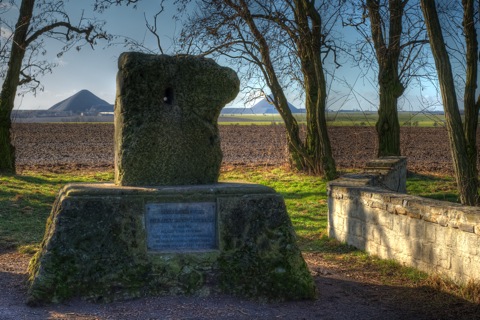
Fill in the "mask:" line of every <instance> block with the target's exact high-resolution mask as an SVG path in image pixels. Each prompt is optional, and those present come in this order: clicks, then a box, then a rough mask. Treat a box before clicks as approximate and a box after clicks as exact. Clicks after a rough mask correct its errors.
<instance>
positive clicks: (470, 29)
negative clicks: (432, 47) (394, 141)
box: [462, 0, 480, 177]
mask: <svg viewBox="0 0 480 320" xmlns="http://www.w3.org/2000/svg"><path fill="white" fill-rule="evenodd" d="M462 4H463V31H464V34H465V45H466V53H465V54H466V63H467V66H466V77H465V92H464V111H465V122H464V131H465V139H466V142H467V156H468V162H469V164H470V166H471V170H472V172H473V174H474V175H475V177H478V169H477V153H478V151H477V126H478V111H479V108H480V96H479V100H477V101H475V91H476V89H477V81H478V42H477V30H476V29H475V19H474V14H475V5H474V0H462ZM477 10H480V2H478V3H477Z"/></svg>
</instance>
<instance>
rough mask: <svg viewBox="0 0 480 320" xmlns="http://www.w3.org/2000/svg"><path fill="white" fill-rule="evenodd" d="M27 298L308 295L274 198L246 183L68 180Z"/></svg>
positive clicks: (309, 287)
mask: <svg viewBox="0 0 480 320" xmlns="http://www.w3.org/2000/svg"><path fill="white" fill-rule="evenodd" d="M29 276H30V278H29V280H30V287H29V292H28V303H29V304H31V305H35V304H38V303H43V302H58V301H63V300H65V299H68V298H71V297H82V298H85V299H89V300H94V301H106V302H107V301H114V300H122V299H129V298H134V297H141V296H147V295H176V294H195V295H208V294H210V293H213V292H224V293H230V294H234V295H240V296H245V297H250V298H260V299H264V298H266V299H275V300H276V299H281V300H285V299H287V300H294V299H311V298H314V297H315V284H314V282H313V279H312V277H311V275H310V273H309V271H308V268H307V265H306V263H305V261H304V260H303V258H302V255H301V252H300V250H299V249H298V247H297V245H296V244H295V234H294V230H293V228H292V225H291V222H290V219H289V217H288V215H287V211H286V208H285V204H284V201H283V198H282V197H281V196H280V195H279V194H277V193H276V192H275V191H274V190H273V189H271V188H268V187H265V186H261V185H251V184H235V183H219V184H212V185H196V186H168V187H167V186H164V187H152V188H148V187H120V186H116V185H114V184H69V185H66V186H65V187H64V188H63V189H62V190H61V191H60V193H59V195H58V196H57V199H56V201H55V204H54V206H53V209H52V212H51V214H50V217H49V218H48V221H47V227H46V232H45V236H44V239H43V242H42V245H41V249H40V250H39V252H38V253H37V254H36V255H35V256H34V257H33V259H32V260H31V262H30V266H29Z"/></svg>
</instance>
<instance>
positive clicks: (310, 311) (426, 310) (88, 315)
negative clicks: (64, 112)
mask: <svg viewBox="0 0 480 320" xmlns="http://www.w3.org/2000/svg"><path fill="white" fill-rule="evenodd" d="M14 133H15V145H16V148H17V157H18V164H19V167H20V169H21V170H23V169H34V170H48V171H53V172H57V171H70V170H89V171H91V170H112V168H113V164H112V163H113V138H112V136H113V126H112V125H110V124H95V125H91V124H89V125H77V124H67V125H65V124H55V125H51V124H25V125H22V124H17V125H15V130H14ZM330 135H331V139H332V145H333V149H334V154H335V157H336V161H337V165H338V166H339V168H343V169H349V168H361V167H362V166H363V165H364V163H365V161H367V160H368V159H371V158H372V157H374V155H375V148H376V147H375V142H374V141H375V138H374V133H373V129H372V128H363V127H350V128H344V127H337V128H331V129H330ZM221 136H222V147H223V150H224V164H225V165H256V166H258V165H261V166H265V165H268V166H270V165H272V166H277V165H283V164H285V162H286V150H285V142H284V141H285V140H284V133H283V128H282V127H281V126H228V127H227V126H225V127H221ZM402 137H403V138H402V150H403V154H405V155H407V156H408V161H409V169H410V170H413V171H417V172H430V173H449V172H451V164H450V156H449V151H448V145H447V143H446V141H447V139H446V133H445V130H444V129H437V128H405V129H403V132H402ZM304 256H305V259H306V261H307V263H308V265H309V268H310V270H311V272H312V275H313V276H314V278H315V281H316V283H317V288H318V297H317V299H315V300H314V301H299V302H298V301H297V302H275V303H266V302H258V301H249V300H245V299H241V298H236V297H231V296H226V295H214V296H210V297H151V298H142V299H136V300H131V301H123V302H115V303H110V304H94V303H90V302H86V301H81V300H72V301H69V302H67V303H65V304H52V305H47V306H43V307H37V308H30V307H27V306H26V305H25V303H24V302H25V298H26V290H27V287H26V268H27V265H28V261H29V259H30V258H31V256H29V255H27V254H21V253H18V252H11V251H0V288H1V290H2V292H1V293H0V319H480V306H479V305H478V304H472V303H469V302H467V301H465V300H462V299H460V298H457V297H454V296H451V295H448V294H445V293H442V292H439V291H435V290H432V289H430V288H428V287H419V286H416V285H414V284H413V283H409V282H408V281H403V280H398V281H397V282H393V283H394V284H392V285H389V286H386V285H384V284H382V283H381V282H380V280H379V279H380V278H381V276H380V273H379V271H376V270H374V269H370V268H369V269H363V268H359V267H358V266H352V265H349V264H348V263H347V262H342V261H339V262H332V260H326V259H323V257H322V254H321V253H305V254H304Z"/></svg>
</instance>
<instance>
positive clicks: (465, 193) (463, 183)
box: [420, 0, 479, 205]
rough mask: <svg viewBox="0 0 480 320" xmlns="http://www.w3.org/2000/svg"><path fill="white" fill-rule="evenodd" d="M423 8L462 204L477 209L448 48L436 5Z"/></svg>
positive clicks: (429, 2) (426, 2)
mask: <svg viewBox="0 0 480 320" xmlns="http://www.w3.org/2000/svg"><path fill="white" fill-rule="evenodd" d="M420 5H421V7H422V11H423V15H424V17H425V23H426V27H427V32H428V36H429V40H430V47H431V48H432V53H433V57H434V59H435V66H436V68H437V73H438V80H439V84H440V91H441V94H442V101H443V108H444V111H445V120H446V126H447V132H448V137H449V142H450V151H451V154H452V159H453V168H454V171H455V178H456V181H457V188H458V192H459V194H460V201H461V203H462V204H465V205H477V204H478V203H479V197H478V191H477V189H478V178H477V176H476V172H474V171H473V170H472V166H471V165H470V162H469V157H468V152H467V142H466V139H465V135H464V130H463V126H462V119H461V117H460V111H459V108H458V102H457V96H456V93H455V84H454V80H453V74H452V68H451V64H450V59H449V56H448V53H447V50H446V48H445V42H444V39H443V35H442V29H441V27H440V21H439V19H438V14H437V9H436V7H435V1H434V0H421V1H420Z"/></svg>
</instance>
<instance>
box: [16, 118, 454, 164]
mask: <svg viewBox="0 0 480 320" xmlns="http://www.w3.org/2000/svg"><path fill="white" fill-rule="evenodd" d="M374 130H375V129H374V128H373V127H331V128H330V129H329V133H330V139H331V142H332V148H333V153H334V157H335V160H336V163H337V166H338V168H339V169H352V168H362V167H363V165H364V164H365V162H366V161H368V160H370V159H372V158H374V157H375V156H376V148H377V147H376V138H375V131H374ZM220 135H221V141H222V150H223V155H224V156H223V158H224V165H236V166H239V165H255V166H258V165H273V166H278V165H283V164H285V163H286V162H287V150H286V143H285V141H286V139H285V130H284V128H283V126H281V125H271V126H255V125H249V126H243V125H231V126H220ZM401 137H402V141H401V148H402V154H403V155H405V156H407V157H408V168H409V170H411V171H415V172H430V173H452V165H451V156H450V151H449V147H448V139H447V133H446V130H445V129H444V128H415V127H406V128H402V132H401ZM14 141H15V145H16V149H17V163H18V165H19V166H20V168H21V169H22V168H31V169H35V168H38V169H43V170H45V169H46V170H53V171H56V170H71V169H79V170H82V169H106V170H108V169H112V168H113V124H88V125H85V124H35V123H29V124H16V125H15V126H14Z"/></svg>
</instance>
